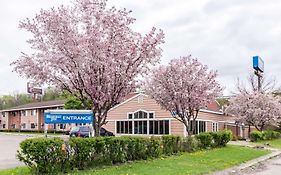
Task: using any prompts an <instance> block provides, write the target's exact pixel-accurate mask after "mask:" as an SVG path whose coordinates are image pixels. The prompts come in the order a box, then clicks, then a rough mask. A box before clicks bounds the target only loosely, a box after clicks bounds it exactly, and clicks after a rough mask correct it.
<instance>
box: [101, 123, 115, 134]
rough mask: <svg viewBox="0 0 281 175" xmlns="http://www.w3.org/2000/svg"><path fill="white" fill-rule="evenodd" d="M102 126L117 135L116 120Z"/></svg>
mask: <svg viewBox="0 0 281 175" xmlns="http://www.w3.org/2000/svg"><path fill="white" fill-rule="evenodd" d="M102 127H103V128H105V129H106V130H108V131H110V132H112V133H113V134H114V135H116V130H115V121H110V122H107V123H106V125H103V126H102Z"/></svg>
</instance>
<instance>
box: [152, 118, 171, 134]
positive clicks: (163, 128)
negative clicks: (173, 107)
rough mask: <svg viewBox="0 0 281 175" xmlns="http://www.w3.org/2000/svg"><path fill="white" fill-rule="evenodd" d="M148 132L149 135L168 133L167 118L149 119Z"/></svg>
mask: <svg viewBox="0 0 281 175" xmlns="http://www.w3.org/2000/svg"><path fill="white" fill-rule="evenodd" d="M149 134H151V135H165V134H169V120H151V121H149Z"/></svg>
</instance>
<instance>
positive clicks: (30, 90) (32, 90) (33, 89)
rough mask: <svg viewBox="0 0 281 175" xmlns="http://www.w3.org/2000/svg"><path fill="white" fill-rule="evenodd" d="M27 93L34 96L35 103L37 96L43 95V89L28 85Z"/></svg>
mask: <svg viewBox="0 0 281 175" xmlns="http://www.w3.org/2000/svg"><path fill="white" fill-rule="evenodd" d="M27 92H28V93H30V94H33V101H35V100H36V95H42V94H43V90H42V88H38V87H34V86H33V85H32V84H31V83H29V82H28V83H27Z"/></svg>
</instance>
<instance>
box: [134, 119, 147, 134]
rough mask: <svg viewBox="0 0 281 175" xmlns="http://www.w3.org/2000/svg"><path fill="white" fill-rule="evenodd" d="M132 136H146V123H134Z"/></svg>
mask: <svg viewBox="0 0 281 175" xmlns="http://www.w3.org/2000/svg"><path fill="white" fill-rule="evenodd" d="M134 134H147V121H134Z"/></svg>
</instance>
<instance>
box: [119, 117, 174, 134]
mask: <svg viewBox="0 0 281 175" xmlns="http://www.w3.org/2000/svg"><path fill="white" fill-rule="evenodd" d="M160 120H163V121H165V120H168V122H169V129H168V131H169V133H168V134H149V121H160ZM171 120H172V119H171V118H150V119H149V118H147V119H120V120H115V121H114V125H115V134H116V135H136V136H163V135H171ZM118 121H132V134H123V133H117V127H118V126H117V122H118ZM134 121H147V134H134V131H135V125H134Z"/></svg>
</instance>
